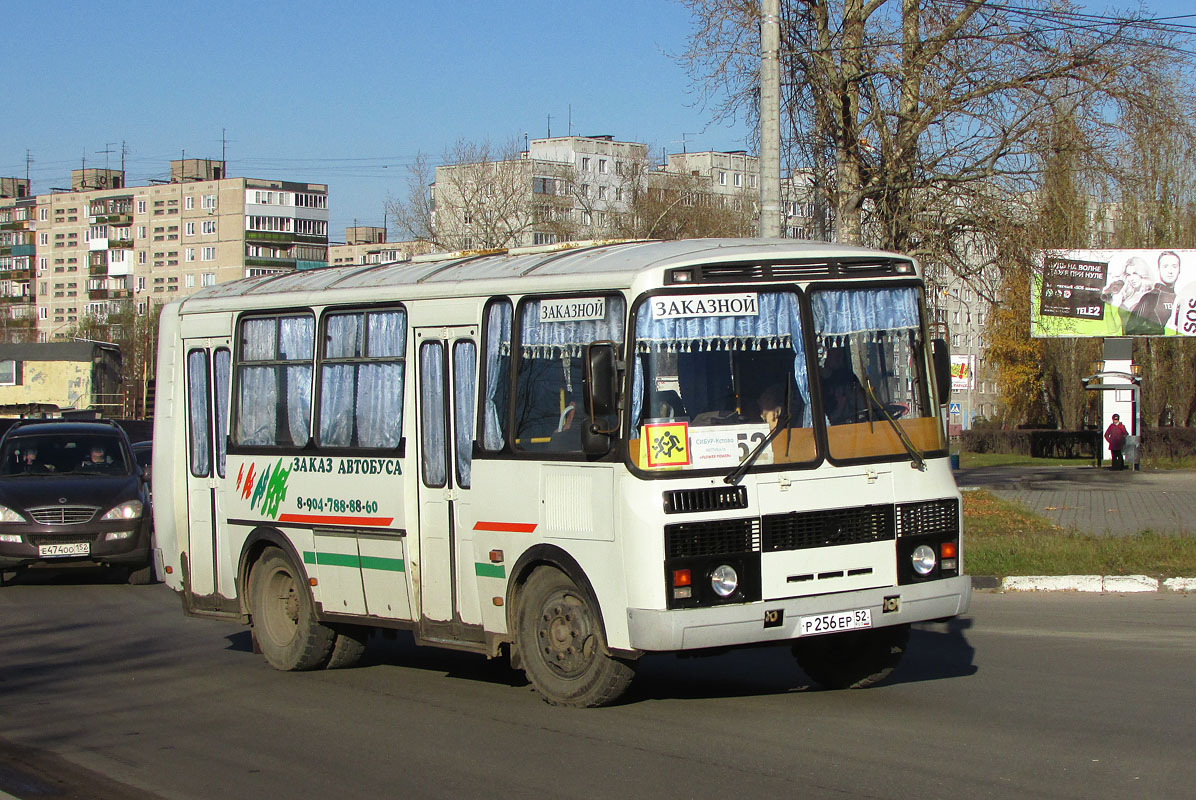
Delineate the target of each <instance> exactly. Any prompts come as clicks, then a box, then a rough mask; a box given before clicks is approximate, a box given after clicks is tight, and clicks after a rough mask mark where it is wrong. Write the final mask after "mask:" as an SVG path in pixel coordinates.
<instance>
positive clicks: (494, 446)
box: [481, 297, 511, 453]
mask: <svg viewBox="0 0 1196 800" xmlns="http://www.w3.org/2000/svg"><path fill="white" fill-rule="evenodd" d="M485 331H486V334H485V335H486V339H485V348H486V349H485V353H484V358H485V364H484V365H483V368H482V369H483V376H482V381H483V383H482V392H481V394H482V400H481V410H482V414H481V417H482V448H483V449H485V450H487V451H489V452H492V453H496V452H498V451H500V450H502V449H503V447H504V446H505V445H506V441H507V411H508V409H509V408H510V391H509V390H510V384H511V380H510V375H511V372H510V368H511V301H510V300H508V299H507V298H505V297H503V298H499V299H496V300H492V301H491V302H490V304H489V305H488V306H486V321H485Z"/></svg>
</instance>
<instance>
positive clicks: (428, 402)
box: [419, 342, 446, 486]
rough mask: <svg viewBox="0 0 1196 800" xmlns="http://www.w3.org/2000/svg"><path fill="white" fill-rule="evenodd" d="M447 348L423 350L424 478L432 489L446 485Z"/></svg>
mask: <svg viewBox="0 0 1196 800" xmlns="http://www.w3.org/2000/svg"><path fill="white" fill-rule="evenodd" d="M443 352H444V348H443V347H442V346H441V344H440V342H425V343H424V344H423V345H422V346H421V347H420V349H419V371H420V378H419V399H420V422H421V423H422V424H421V427H422V428H423V439H422V441H423V459H422V467H423V477H424V483H425V484H427V485H428V486H444V484H445V479H446V475H445V460H446V459H445V441H444V406H445V398H444V363H443Z"/></svg>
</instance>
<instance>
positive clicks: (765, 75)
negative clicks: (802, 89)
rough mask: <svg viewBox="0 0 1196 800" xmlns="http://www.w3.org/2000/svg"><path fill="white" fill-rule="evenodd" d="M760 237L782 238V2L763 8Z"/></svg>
mask: <svg viewBox="0 0 1196 800" xmlns="http://www.w3.org/2000/svg"><path fill="white" fill-rule="evenodd" d="M760 12H761V13H760V235H761V236H763V237H768V238H771V237H778V236H780V235H781V70H780V52H779V51H780V46H781V18H780V0H763V2H762V3H761V4H760Z"/></svg>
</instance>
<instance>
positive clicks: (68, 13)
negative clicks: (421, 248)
mask: <svg viewBox="0 0 1196 800" xmlns="http://www.w3.org/2000/svg"><path fill="white" fill-rule="evenodd" d="M333 9H335V10H333ZM3 14H4V17H5V20H6V35H5V39H6V41H7V42H8V45H6V46H5V48H4V49H3V55H0V65H3V67H4V69H3V74H4V75H5V76H6V87H5V95H6V99H5V102H4V106H5V108H4V127H3V134H2V135H0V141H2V145H0V175H11V176H17V177H23V176H24V175H25V157H26V150H27V149H28V150H29V151H30V154H31V156H32V158H33V166H32V168H31V169H30V177H31V179H32V181H33V190H34V192H38V193H40V192H44V191H47V190H48V189H49V188H50V187H57V186H69V182H70V170H71V169H77V168H78V167H79V166H80V164H81V162H82V159H83V156H84V152H85V151H86V154H87V162H88V165H89V166H104V165H105V159H107V163H108V164H110V165H113V166H119V162H120V152H119V151H120V147H121V142H122V141H123V142H124V143H125V145H126V147H127V148H128V150H129V155H128V156H127V158H126V170H127V172H128V176H127V177H128V179H129V182H130V183H131V184H134V185H136V184H138V183H144V182H145V181H146V180H148V179H149V178H159V177H165V176H167V175H168V174H169V163H168V162H169V160H170V159H172V158H180V157H181V155H182V153H183V152H184V151H185V152H186V155H187V156H188V157H208V158H219V157H220V152H221V131H222V129H224V130H225V131H226V135H227V138H228V144H227V151H226V152H227V158H228V162H229V169H230V172H231V174H233V175H243V176H248V177H261V178H284V179H289V180H307V181H313V182H318V183H327V184H328V185H329V192H330V197H329V205H330V213H331V226H330V230H329V233H330V236H331V238H333V239H338V240H339V239H343V236H344V228H345V227H346V226H347V225H351V224H353V222H354V220H356V221H357V222H359V223H360V224H363V225H364V224H371V225H380V224H381V223H382V209H383V205H384V202H385V200H386V197H387V195H388V194H391V195H395V196H401V195H405V194H406V179H407V172H406V166H407V165H408V164H410V163H411V161H412V160H413V159H414V157H415V156H416V154H417V153H419V152H424V153H426V154H428V155H429V156H431V157H433V158H435V159H438V158H439V156H440V155H441V154H442V153H443V152H444V151H445V149H446V148H447V147H449V146H450V145H452V143H453V142H455V141H456V140H458V139H466V140H471V141H479V140H487V139H488V140H490V141H492V142H494V143H504V142H507V141H511V140H519V141H522V139H523V134H524V133H525V132H526V133H528V134H530V136H531V137H533V138H535V137H542V136H545V135H546V134H547V133H548V125H549V120H548V116H549V115H551V116H552V120H551V125H552V133H553V134H554V135H557V136H559V135H563V134H565V133H567V132H568V131H569V127H570V125H569V120H570V115H571V117H572V131H573V133H575V134H584V135H592V134H611V135H613V136H615V137H616V138H619V139H627V140H631V141H641V142H647V143H649V144H651V145H653V146H654V147H655V148H656V149H655V152H657V153H659V152H660V149H661V148H668V149H670V150H675V151H677V152H680V150H681V144H680V142H679V140H681V139H682V136H683V134H684V135H685V138H686V139H687V140H688V142H689V144H688V147H689V149H690V150H695V149H699V150H709V149H713V150H729V149H744V148H748V149H754V146H753V145H751V144H749V143H748V142H746V141H745V137H746V136H747V135H748V133H747V128H746V127H745V126H743V125H742V124H741V125H738V126H732V127H728V126H725V125H719V126H711V125H709V124H708V123H707V115H705V114H703V113H702V111H701V110H700V109H698V108H696V107H694V105H693V100H694V98H693V97H692V96H691V95H690V94H689V92H688V80H687V78H686V76H685V73H684V71H683V70H682V69H681V68H680V67H679V66H677V65H676V64H675V63H674V62H673V61H672V60H671V59H670V58H669V57H668V56H667V55H666V53H667V52H675V51H679V50H681V49H682V48H683V47H684V44H685V37H686V35H687V33H688V30H689V24H690V19H689V16H688V14H687V12H686V11H685V9H684V8H682V7H681V6H680V5H677V4H675V3H672V2H663V1H662V0H638V1H637V0H606V2H567V0H557V1H556V2H545V0H521V2H518V3H514V2H434V1H431V0H424V2H411V1H409V0H396V1H395V2H345V3H336V4H334V3H328V2H323V3H317V2H297V3H286V4H284V3H275V2H225V1H224V0H206V2H202V3H196V2H189V1H188V0H183V1H182V2H166V3H162V2H158V3H153V4H148V3H140V2H120V3H117V2H104V3H93V2H73V3H65V2H54V0H43V1H42V2H36V3H12V4H6V6H5V10H4V12H3ZM18 42H20V43H23V44H22V45H21V46H20V48H21V49H23V50H24V51H25V52H28V53H31V54H34V57H33V58H30V59H24V58H22V59H20V60H18V59H17V58H15V56H14V53H15V52H16V50H17V49H18V48H17V47H14V43H18ZM103 150H112V151H114V152H112V153H111V154H104V153H102V152H101V151H103Z"/></svg>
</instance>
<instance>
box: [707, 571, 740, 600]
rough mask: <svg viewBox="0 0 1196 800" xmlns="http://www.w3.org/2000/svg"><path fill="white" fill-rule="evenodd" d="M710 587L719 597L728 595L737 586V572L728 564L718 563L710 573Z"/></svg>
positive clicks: (733, 591) (732, 592)
mask: <svg viewBox="0 0 1196 800" xmlns="http://www.w3.org/2000/svg"><path fill="white" fill-rule="evenodd" d="M710 588H711V589H713V590H714V593H715V594H717V595H718V596H719V597H730V596H731V595H733V594H735V590H736V589H738V588H739V573H737V572H736V571H735V567H732V566H731V565H730V564H720V565H718V566H717V567H715V568H714V571H713V572H711V573H710Z"/></svg>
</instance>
